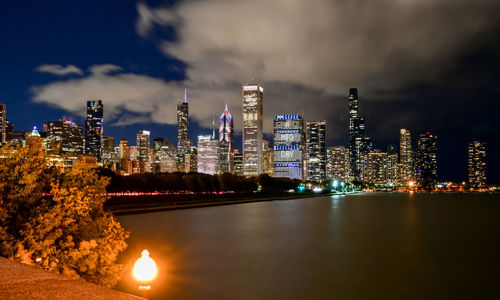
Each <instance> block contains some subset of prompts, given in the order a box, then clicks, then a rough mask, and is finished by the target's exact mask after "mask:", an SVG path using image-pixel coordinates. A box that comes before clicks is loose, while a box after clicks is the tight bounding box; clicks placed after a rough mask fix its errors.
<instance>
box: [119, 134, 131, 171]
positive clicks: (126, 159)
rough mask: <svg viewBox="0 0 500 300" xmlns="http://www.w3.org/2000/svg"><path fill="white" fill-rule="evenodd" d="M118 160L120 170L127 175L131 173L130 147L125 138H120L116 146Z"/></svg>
mask: <svg viewBox="0 0 500 300" xmlns="http://www.w3.org/2000/svg"><path fill="white" fill-rule="evenodd" d="M118 159H119V161H120V169H121V170H122V171H125V172H127V173H131V170H130V168H131V166H129V165H130V146H129V144H128V142H127V140H126V139H125V138H122V139H121V141H120V144H119V145H118Z"/></svg>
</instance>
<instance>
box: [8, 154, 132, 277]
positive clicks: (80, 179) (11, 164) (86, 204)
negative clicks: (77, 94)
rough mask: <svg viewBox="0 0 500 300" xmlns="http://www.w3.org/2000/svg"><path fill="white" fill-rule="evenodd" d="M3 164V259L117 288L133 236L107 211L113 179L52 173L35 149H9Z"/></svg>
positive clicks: (85, 171)
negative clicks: (119, 259) (122, 261)
mask: <svg viewBox="0 0 500 300" xmlns="http://www.w3.org/2000/svg"><path fill="white" fill-rule="evenodd" d="M0 160H1V162H0V196H1V200H0V242H1V244H0V255H2V256H6V257H8V258H11V259H14V260H17V261H20V262H23V263H26V264H29V265H38V266H40V267H42V268H44V269H46V270H51V271H56V272H59V273H61V274H64V275H68V276H71V277H74V278H83V279H85V280H88V281H91V282H94V283H97V284H100V285H103V286H107V287H112V286H114V285H115V284H116V283H117V282H118V280H119V279H120V274H121V271H122V266H121V265H118V264H115V262H116V259H117V256H118V254H119V253H120V252H122V251H123V250H124V249H125V248H126V246H127V244H126V243H125V239H126V238H127V237H128V233H127V232H125V230H124V229H123V228H122V227H121V225H120V223H118V222H117V221H116V219H115V218H114V217H113V215H112V214H110V213H108V212H106V211H104V209H103V204H104V202H105V201H106V200H107V197H106V196H105V193H106V185H107V184H108V183H109V178H108V177H104V176H103V177H99V176H98V175H97V174H96V172H95V171H94V170H92V169H89V168H86V167H84V166H78V165H77V166H75V167H74V168H72V169H70V170H61V169H49V168H48V167H47V166H46V161H45V158H44V156H43V153H42V151H41V150H36V149H31V148H12V147H7V146H6V147H3V148H1V149H0ZM45 191H50V196H47V195H44V192H45Z"/></svg>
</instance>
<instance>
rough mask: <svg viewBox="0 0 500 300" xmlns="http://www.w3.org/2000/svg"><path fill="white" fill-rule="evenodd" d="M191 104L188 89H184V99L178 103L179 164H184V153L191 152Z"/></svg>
mask: <svg viewBox="0 0 500 300" xmlns="http://www.w3.org/2000/svg"><path fill="white" fill-rule="evenodd" d="M188 134H189V106H188V102H187V89H184V101H180V102H179V104H177V156H178V162H179V165H181V166H183V165H184V155H185V154H188V153H189V150H190V148H191V142H190V141H189V137H188Z"/></svg>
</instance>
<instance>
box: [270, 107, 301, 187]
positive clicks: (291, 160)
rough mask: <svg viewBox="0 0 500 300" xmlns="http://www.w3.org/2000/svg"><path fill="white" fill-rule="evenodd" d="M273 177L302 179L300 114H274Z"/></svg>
mask: <svg viewBox="0 0 500 300" xmlns="http://www.w3.org/2000/svg"><path fill="white" fill-rule="evenodd" d="M273 127H274V146H273V147H274V177H288V178H290V179H300V180H302V179H303V177H304V176H303V175H304V174H303V171H304V150H305V149H304V119H303V118H302V116H301V115H300V114H286V115H275V116H274V126H273Z"/></svg>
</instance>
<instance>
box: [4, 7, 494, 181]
mask: <svg viewBox="0 0 500 300" xmlns="http://www.w3.org/2000/svg"><path fill="white" fill-rule="evenodd" d="M56 2H57V1H56ZM56 2H54V3H46V4H44V5H41V4H36V3H32V4H29V3H28V4H26V3H25V4H23V6H22V7H21V6H19V5H20V4H16V3H9V4H8V5H7V6H6V7H5V9H4V10H3V13H4V14H5V15H2V18H0V20H1V21H0V22H2V25H5V26H3V28H4V31H3V32H4V33H5V44H4V45H5V47H3V48H2V54H4V55H3V56H1V57H0V60H1V61H0V63H1V64H2V67H3V74H2V76H1V80H0V84H1V86H0V102H1V103H5V104H7V107H8V113H7V118H8V119H9V121H11V122H12V123H13V124H14V126H15V129H16V130H31V128H32V126H33V125H37V126H38V127H39V128H41V127H42V123H44V122H46V121H48V120H59V119H68V120H72V121H75V122H76V123H77V124H83V121H84V116H83V115H84V110H85V104H84V101H87V100H91V99H103V101H105V103H106V104H105V106H106V107H105V111H104V114H105V115H104V119H105V120H106V121H105V122H106V129H105V132H104V135H106V136H114V137H116V139H117V140H119V139H121V138H122V137H126V138H127V140H128V141H133V140H134V139H135V133H136V132H137V131H138V130H142V129H150V130H151V132H152V134H153V137H155V136H159V137H167V138H169V140H171V141H174V142H175V140H176V139H175V133H176V127H175V107H176V105H177V103H178V101H179V100H182V93H183V90H184V88H186V87H187V88H188V90H189V91H192V92H191V96H190V99H192V101H191V100H190V103H191V107H192V109H191V110H190V113H191V115H192V120H191V124H190V135H189V138H190V139H191V140H193V141H194V140H195V139H196V137H197V136H198V135H203V134H207V133H209V132H210V123H211V116H210V114H207V113H206V112H207V109H210V110H212V109H211V107H221V106H223V105H224V104H225V103H228V104H229V107H236V105H237V104H238V103H240V101H241V98H240V94H241V90H240V86H241V84H243V83H246V82H251V79H252V78H255V80H256V81H258V82H259V83H261V84H262V86H264V87H266V101H265V102H264V112H265V115H266V118H265V119H264V129H263V130H264V134H265V135H264V138H265V139H267V140H269V141H271V140H272V136H271V135H272V118H273V116H274V114H280V113H286V112H297V113H300V112H301V111H302V110H304V111H305V115H304V119H305V120H318V119H320V120H322V119H325V120H327V122H328V126H327V136H328V141H327V143H328V146H336V145H348V143H347V138H348V137H347V135H346V131H345V128H346V126H347V119H346V115H345V90H346V89H347V88H350V87H353V86H358V87H359V88H360V96H359V97H360V101H361V103H362V104H360V112H361V114H362V115H364V116H365V117H366V120H367V132H366V133H367V135H368V136H370V137H371V138H372V139H373V141H374V148H380V149H385V148H386V147H387V145H389V144H395V143H397V141H398V139H399V132H398V131H399V129H401V128H406V129H408V130H410V131H411V132H412V135H413V137H414V139H413V143H415V141H416V140H415V137H417V136H418V134H420V133H423V132H426V131H431V132H432V133H433V134H436V135H438V136H439V147H438V157H439V158H440V159H439V160H438V169H439V175H438V176H439V177H440V178H443V179H450V180H454V181H466V180H467V176H466V174H467V167H466V162H467V149H466V147H464V146H463V145H466V144H467V143H468V142H470V141H473V140H479V141H486V142H487V144H488V153H498V152H500V143H499V142H498V141H497V140H496V138H495V136H496V130H495V128H496V127H495V125H494V120H495V117H496V116H495V112H496V111H497V110H498V109H499V107H498V105H499V102H498V101H497V99H498V98H499V96H500V91H499V90H498V88H497V87H498V82H499V81H500V76H498V73H497V72H496V71H495V70H497V69H498V64H499V61H500V60H499V55H498V53H500V51H498V50H499V49H500V45H499V42H498V41H497V39H496V38H492V37H494V36H497V33H498V32H499V30H500V26H499V24H498V21H497V18H494V14H492V12H494V11H496V9H497V8H498V6H499V4H498V3H495V2H493V1H480V3H478V2H475V1H464V3H463V5H465V6H466V7H468V8H471V9H474V11H476V14H474V16H475V17H474V19H473V20H472V19H470V16H468V15H467V14H464V12H466V11H468V9H461V10H460V11H463V12H460V11H459V10H457V9H456V7H455V6H454V5H453V4H451V3H448V2H447V1H434V2H433V3H429V4H428V6H420V5H423V4H417V3H415V4H412V5H414V7H411V6H410V4H409V3H405V2H403V1H386V2H383V3H382V2H380V1H373V2H372V3H370V4H366V5H367V6H368V7H372V8H375V7H376V8H377V11H381V13H380V16H376V17H373V16H370V15H369V14H368V13H367V12H368V11H370V9H366V10H363V12H358V11H352V10H349V8H348V7H346V6H345V5H343V4H342V3H341V2H340V1H330V2H325V1H316V0H315V2H314V4H315V6H316V7H321V10H322V11H324V12H331V11H339V12H342V14H341V15H344V16H345V19H344V18H338V19H336V18H333V19H332V18H330V17H328V18H326V20H325V18H321V14H320V16H318V14H314V15H311V14H305V15H301V18H300V19H301V20H303V21H304V22H302V23H301V25H300V26H298V24H297V22H295V21H294V20H295V19H297V18H288V19H287V20H288V21H287V22H290V24H289V25H290V26H287V27H286V28H284V29H282V28H281V27H280V28H277V29H276V30H278V33H279V36H281V37H282V38H283V39H284V40H283V41H281V42H279V43H278V40H274V37H275V36H276V34H275V33H274V32H272V31H271V32H266V31H262V30H256V31H253V30H249V28H248V27H246V26H247V25H246V24H238V23H235V22H234V20H233V19H232V17H231V16H229V15H227V16H226V15H224V16H222V17H221V18H220V20H215V19H212V17H211V16H214V15H216V14H210V13H208V14H204V15H203V18H204V19H199V20H198V19H196V20H193V19H192V18H187V17H188V16H189V15H190V14H192V13H194V11H193V10H196V9H197V8H198V9H199V6H198V5H193V6H191V7H187V6H186V4H185V3H184V2H182V1H172V2H168V3H166V4H161V3H157V4H154V3H148V2H141V3H138V2H136V1H124V2H123V5H120V6H119V7H117V6H116V5H111V4H100V5H99V9H98V10H96V9H93V8H95V7H96V6H97V2H92V1H89V2H86V3H85V4H75V5H73V6H71V7H67V6H64V5H58V4H57V3H56ZM244 3H246V1H242V3H240V4H238V5H244ZM273 3H275V4H274V5H267V4H266V7H267V9H266V10H265V11H266V14H264V15H262V16H261V18H262V19H263V20H267V21H269V22H270V24H274V23H272V22H273V20H274V19H276V20H277V19H280V18H273V16H276V13H278V12H279V13H283V9H281V8H282V7H283V5H285V4H284V3H282V2H273ZM216 7H217V6H216V5H214V6H213V7H211V8H208V9H210V10H212V9H215V8H216ZM381 7H382V8H387V9H386V10H384V9H380V8H381ZM295 9H296V10H295ZM295 9H292V10H286V12H287V16H289V17H291V16H294V15H295V14H297V12H302V11H303V7H302V6H301V5H299V6H298V7H296V8H295ZM163 11H168V12H170V13H171V14H172V15H173V16H175V17H176V18H179V20H182V19H185V20H186V22H179V24H183V25H179V24H172V23H170V21H168V20H166V19H164V18H165V14H162V12H163ZM235 11H237V12H238V13H237V15H238V16H239V17H242V16H240V14H246V13H247V11H246V10H243V9H241V10H238V9H236V10H235ZM385 11H387V12H393V13H394V12H395V13H398V14H400V15H402V16H403V17H404V16H406V17H407V19H408V20H410V21H408V22H407V23H399V22H401V20H403V19H405V18H403V17H402V18H398V19H393V18H388V17H387V15H385V13H383V12H385ZM90 12H92V13H93V14H94V15H95V16H96V20H95V22H92V23H89V22H87V13H90ZM212 12H213V11H212ZM429 12H432V13H433V15H434V16H439V17H436V18H433V19H432V22H428V23H425V24H423V25H422V24H421V22H416V20H420V19H421V18H424V17H425V16H426V14H428V13H429ZM290 14H291V15H290ZM299 15H300V14H299ZM328 15H331V14H328ZM41 16H44V17H43V21H41V20H40V19H38V18H40V17H41ZM109 16H115V17H112V18H110V17H109ZM116 16H120V17H119V18H118V17H116ZM353 16H356V18H357V19H359V20H360V23H359V27H356V28H353V27H351V26H349V25H350V22H348V20H350V18H352V17H353ZM373 18H375V19H376V20H378V18H380V20H379V21H380V22H373V21H374V19H373ZM202 20H203V21H204V22H203V24H202V25H203V26H201V25H200V21H202ZM456 20H461V22H459V23H460V24H464V25H460V26H459V28H457V27H456V26H455V25H456V24H457V22H456ZM474 20H481V24H482V25H478V27H474V26H467V25H466V24H469V23H467V22H473V21H474ZM221 21H222V22H224V23H227V24H232V25H234V26H233V29H234V33H228V32H226V31H224V30H222V29H217V27H216V25H217V24H219V23H218V22H221ZM462 21H463V22H462ZM331 22H334V25H335V26H333V27H331V28H338V29H339V30H338V31H335V34H333V33H332V34H329V35H327V36H319V38H320V39H319V40H312V41H309V42H308V43H305V42H304V37H307V36H311V35H310V33H311V32H312V31H311V30H313V29H314V28H317V27H314V26H313V27H311V26H312V25H314V24H323V25H325V26H326V25H328V26H330V25H332V23H331ZM18 23H22V24H25V25H26V26H11V25H12V24H18ZM35 24H36V26H35ZM61 24H63V25H64V26H62V25H61ZM83 24H84V25H83ZM367 24H370V26H372V25H373V24H376V25H375V27H374V28H373V30H375V31H376V32H378V33H380V36H381V38H379V39H378V40H376V41H374V40H373V39H372V38H371V37H370V36H368V35H366V32H370V30H369V29H371V28H368V27H367ZM415 24H419V26H415ZM214 26H215V27H214ZM385 26H392V27H394V28H401V30H395V31H385V30H384V28H387V27H385ZM436 27H439V28H442V30H443V32H441V34H443V36H446V39H439V42H438V43H435V39H434V37H435V30H434V28H436ZM287 28H289V29H290V30H293V31H290V32H293V33H294V34H293V35H289V32H288V31H287ZM200 29H202V30H205V29H206V30H208V31H209V32H211V35H208V36H206V37H205V38H203V39H202V38H199V37H200V36H199V33H200ZM216 29H217V30H216ZM282 30H284V31H282ZM88 32H93V34H92V35H89V34H88ZM325 32H327V31H325ZM402 32H404V34H402ZM190 33H192V34H193V35H190ZM212 33H213V35H212ZM243 33H244V34H243ZM413 33H419V34H418V35H417V34H413ZM479 33H480V34H479ZM20 36H22V37H23V39H20V38H19V37H20ZM74 36H78V39H76V38H73V37H74ZM175 36H178V37H179V39H178V40H177V41H176V40H175ZM217 36H219V37H221V38H222V40H221V43H220V44H214V43H212V42H211V41H213V40H214V39H215V37H217ZM244 36H248V37H249V38H250V40H253V41H258V40H259V39H261V40H262V41H266V42H267V43H268V47H266V49H269V50H271V49H272V50H273V51H270V53H266V52H265V51H264V49H260V48H259V47H257V48H255V49H254V48H253V46H252V45H251V44H249V43H246V42H245V38H244ZM290 36H292V37H293V39H292V38H289V37H290ZM416 36H418V37H419V39H418V41H417V40H415V38H414V37H416ZM350 37H353V38H350ZM408 39H409V40H408ZM166 41H167V42H172V43H170V47H169V48H163V47H162V45H164V42H166ZM198 41H199V42H203V41H204V42H205V43H204V44H202V45H199V44H198V43H197V42H198ZM339 41H342V42H339ZM357 41H359V42H360V43H361V44H359V45H358V44H355V43H356V42H357ZM398 41H408V43H406V44H404V43H398ZM33 44H36V45H37V46H36V47H33ZM256 44H258V43H256ZM312 44H317V45H321V46H322V47H314V48H315V49H316V48H318V49H327V50H329V51H325V53H329V55H328V56H327V57H324V56H322V53H319V52H317V51H316V50H315V51H310V49H311V47H310V45H312ZM14 45H15V47H14ZM96 45H99V46H98V47H96ZM366 45H371V49H373V55H362V54H363V53H362V52H356V51H354V52H352V53H349V52H347V51H345V50H346V49H367V46H366ZM401 45H409V46H410V47H409V48H401ZM472 45H473V47H472ZM198 46H200V47H198ZM231 46H234V47H231ZM243 46H245V47H243ZM353 46H356V47H353ZM246 48H249V49H254V52H253V53H252V55H249V54H248V53H245V54H246V56H245V55H242V53H241V52H236V53H233V54H232V55H234V58H235V59H229V58H230V54H229V53H228V52H227V51H224V49H246ZM189 49H193V52H189V51H187V50H189ZM196 49H199V50H202V51H205V52H202V53H201V54H200V52H197V51H196ZM382 49H393V50H394V51H395V52H391V51H390V52H388V53H384V52H383V51H382ZM359 51H361V50H359ZM203 53H213V55H214V56H212V57H210V56H206V55H205V54H203ZM274 53H279V54H280V55H278V56H275V55H274ZM372 59H373V60H372ZM236 61H238V62H240V63H241V65H238V64H235V63H233V62H236ZM288 61H290V62H297V61H300V62H301V63H300V64H289V63H286V62H288ZM210 62H211V63H213V65H210V64H209V63H210ZM389 62H390V63H389ZM394 62H397V63H394ZM207 64H208V65H207ZM263 66H266V67H265V68H264V67H263ZM299 67H303V68H299ZM304 70H307V71H308V73H305V72H304ZM311 70H313V72H311ZM208 75H211V77H209V76H208ZM207 82H209V83H213V86H212V87H210V84H207ZM104 83H106V84H104ZM479 101H481V105H479V104H478V103H479ZM172 107H174V109H172ZM191 107H190V108H191ZM195 107H196V108H195ZM484 107H488V108H489V109H487V110H484V109H483V108H484ZM213 110H214V111H213V112H214V113H218V110H216V109H213ZM172 113H173V114H174V115H172ZM169 114H171V115H169ZM233 115H234V118H235V120H234V123H235V133H236V134H235V141H236V144H235V148H238V149H240V151H241V150H242V147H241V145H240V144H239V142H238V141H239V140H241V138H240V136H239V134H240V133H241V115H240V114H239V113H238V112H237V111H234V112H233ZM42 116H43V119H42V118H41V117H42ZM166 116H170V117H166ZM172 116H173V118H172ZM204 116H205V117H204ZM487 160H488V181H490V180H491V181H492V182H498V181H500V175H499V174H498V172H494V170H496V169H498V168H499V167H500V159H499V158H498V157H496V156H494V155H488V156H487Z"/></svg>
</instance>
